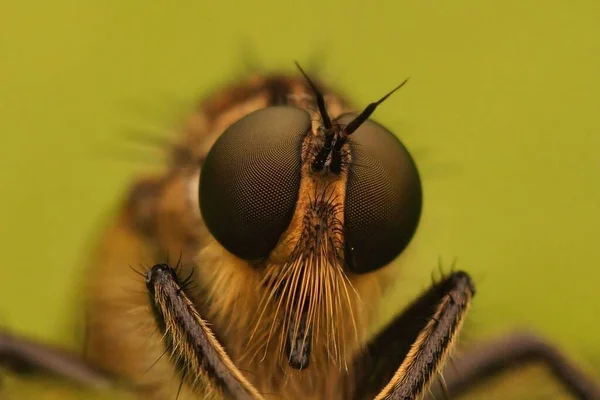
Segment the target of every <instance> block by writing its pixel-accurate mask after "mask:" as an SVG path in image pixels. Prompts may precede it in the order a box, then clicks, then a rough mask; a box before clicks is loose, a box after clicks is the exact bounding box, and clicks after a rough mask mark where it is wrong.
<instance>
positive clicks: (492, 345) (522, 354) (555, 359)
mask: <svg viewBox="0 0 600 400" xmlns="http://www.w3.org/2000/svg"><path fill="white" fill-rule="evenodd" d="M533 362H538V363H542V364H544V365H547V366H548V367H549V369H550V371H551V373H552V375H553V376H554V377H555V378H556V379H557V380H558V381H559V382H560V383H561V384H562V385H564V387H565V388H566V389H567V390H568V391H569V392H570V393H571V394H572V395H573V396H575V397H576V398H577V399H581V400H598V399H600V386H599V385H598V384H597V383H595V382H594V381H593V380H592V379H591V378H590V377H588V376H587V375H586V374H585V373H584V372H583V371H582V370H580V369H579V368H578V367H576V366H575V365H573V364H572V363H571V362H570V361H569V360H568V359H567V357H565V356H564V355H563V354H562V353H561V352H560V351H559V350H558V349H557V348H555V347H554V346H552V345H551V344H549V343H547V342H546V341H544V340H542V339H540V338H539V337H537V336H535V335H532V334H530V333H525V332H515V333H512V334H510V335H507V336H505V337H503V338H501V339H498V340H494V341H490V342H488V343H485V344H482V345H479V346H477V347H476V348H474V349H472V350H470V351H469V352H467V353H466V354H465V355H464V356H462V357H460V358H458V359H457V360H456V361H455V362H453V363H448V365H447V366H446V368H445V369H444V373H443V377H444V381H445V385H446V390H447V392H448V393H449V394H450V395H451V398H453V397H456V396H460V395H462V394H464V393H467V392H468V391H469V389H471V388H473V387H474V386H475V385H476V384H478V383H481V382H484V381H485V380H486V379H488V378H491V377H492V376H494V375H496V374H500V373H501V372H503V371H506V370H509V369H512V368H519V367H520V366H522V365H524V364H528V363H533ZM431 398H442V397H441V396H440V389H439V388H438V389H436V390H435V391H433V394H432V397H431Z"/></svg>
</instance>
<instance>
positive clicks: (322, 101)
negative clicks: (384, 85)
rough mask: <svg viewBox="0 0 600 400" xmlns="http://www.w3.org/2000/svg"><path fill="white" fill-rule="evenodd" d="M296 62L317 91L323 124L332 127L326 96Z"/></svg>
mask: <svg viewBox="0 0 600 400" xmlns="http://www.w3.org/2000/svg"><path fill="white" fill-rule="evenodd" d="M295 63H296V67H298V69H299V70H300V72H302V75H304V78H305V79H306V81H307V82H308V84H309V85H310V87H311V89H312V90H313V92H315V96H316V98H317V106H318V107H319V114H321V118H322V119H323V125H324V126H325V129H331V127H332V126H333V125H332V124H331V118H329V114H327V109H326V108H325V98H324V97H323V94H322V93H321V92H320V91H319V89H317V86H316V85H315V84H314V82H313V81H312V80H311V79H310V78H309V76H308V75H307V74H306V72H304V70H303V69H302V67H301V66H300V64H298V62H297V61H295ZM390 94H391V93H390Z"/></svg>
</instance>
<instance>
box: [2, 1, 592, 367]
mask: <svg viewBox="0 0 600 400" xmlns="http://www.w3.org/2000/svg"><path fill="white" fill-rule="evenodd" d="M1 8H2V16H1V17H0V57H1V61H0V140H1V141H0V182H1V185H2V197H1V198H0V243H2V247H1V249H2V250H1V252H2V266H1V267H0V324H1V325H2V326H3V327H6V328H9V329H11V330H14V331H17V332H19V333H23V334H27V335H30V336H34V337H37V338H40V339H42V340H46V341H51V342H55V343H60V344H63V345H67V346H68V345H72V343H73V341H74V338H75V333H74V330H73V329H72V327H73V320H74V318H75V316H74V310H75V309H76V308H75V307H74V306H73V304H74V302H75V301H76V300H77V298H78V286H77V285H78V281H79V279H80V277H81V274H82V267H83V266H84V261H85V259H86V252H87V251H88V247H89V245H90V244H92V243H93V238H94V236H95V235H97V234H98V232H99V230H100V229H101V227H102V224H103V223H104V222H105V221H106V218H107V216H109V215H110V212H111V210H113V209H114V206H115V205H116V204H117V201H118V200H119V199H120V196H121V195H122V193H123V192H124V190H125V188H126V187H127V185H128V184H129V183H130V182H131V181H132V179H134V177H135V176H137V175H139V174H140V173H141V172H143V171H147V170H148V168H152V165H157V164H158V163H159V162H160V158H159V157H160V155H159V153H155V152H152V151H150V150H140V149H138V148H133V149H132V148H131V147H128V145H127V144H126V143H124V139H123V138H124V136H125V135H124V133H125V132H127V131H131V130H146V131H151V132H158V133H161V132H167V131H172V130H174V129H176V128H177V126H178V124H179V123H180V122H181V120H182V116H184V115H185V113H186V112H188V111H189V109H190V107H191V105H192V103H193V101H194V100H196V99H197V98H198V97H200V96H202V95H203V94H204V93H206V91H207V90H209V89H213V88H215V87H218V85H219V84H221V83H224V82H228V81H230V80H231V79H234V78H236V77H241V76H243V73H244V71H247V70H248V65H249V64H253V63H254V64H255V65H256V66H258V67H260V68H264V69H268V70H271V69H283V70H289V71H294V67H293V60H298V61H300V62H301V63H303V64H305V65H310V64H311V63H313V64H314V65H317V66H318V67H319V70H320V71H321V72H322V77H323V78H324V79H326V80H328V81H330V82H332V83H333V85H335V86H336V87H338V88H339V89H341V90H342V91H343V92H345V93H347V94H348V95H349V96H350V97H351V98H353V99H354V100H355V101H356V103H357V104H358V105H363V104H366V103H368V102H370V101H372V100H374V99H376V98H378V97H379V96H381V95H382V94H383V93H385V92H386V91H388V90H389V89H390V88H392V87H393V86H394V85H396V84H397V83H398V82H400V81H401V80H402V79H404V78H405V77H407V76H410V77H411V80H410V82H409V84H408V85H407V86H406V87H405V88H403V89H402V90H401V91H400V92H399V93H397V94H396V95H394V96H393V97H392V98H391V99H390V100H388V101H387V102H386V103H385V105H384V106H382V107H381V108H380V109H379V110H378V111H377V114H376V117H377V119H378V120H379V121H381V122H382V123H384V124H385V125H387V126H389V127H390V128H392V129H393V130H394V131H395V132H396V133H397V134H398V135H399V136H400V137H401V138H402V139H403V140H404V141H405V143H406V144H407V146H408V147H409V148H410V149H411V150H412V151H413V152H414V155H415V157H416V159H417V162H418V163H419V165H420V166H421V169H422V174H423V178H424V185H425V212H424V219H423V224H422V225H421V228H420V230H419V233H418V235H417V238H416V242H415V246H414V253H413V254H412V256H411V258H410V262H407V263H406V264H405V266H404V269H403V275H402V276H401V281H400V282H399V284H398V285H397V290H396V291H395V293H394V295H393V296H390V298H389V301H388V302H387V304H386V307H385V309H384V315H383V317H384V318H385V317H389V316H391V314H392V313H393V312H394V311H396V310H398V309H399V308H400V307H401V306H402V304H404V303H405V302H406V301H408V300H409V299H410V298H411V297H412V296H414V295H415V294H416V293H417V292H418V291H419V290H421V289H423V288H424V287H425V286H426V285H427V284H428V282H429V281H430V276H431V273H432V271H436V270H437V264H438V259H439V258H441V259H442V260H443V265H444V266H445V267H446V269H448V268H449V266H450V264H451V263H452V262H453V261H454V259H455V258H456V259H457V266H458V267H460V268H464V269H466V270H467V271H469V272H471V273H472V275H473V276H474V278H475V280H476V283H477V286H478V294H477V297H476V299H475V304H474V307H473V309H472V313H471V314H470V315H471V322H470V324H469V332H470V334H471V335H472V336H475V337H480V336H488V335H491V334H494V333H498V332H501V331H504V330H507V329H510V328H512V327H530V328H532V329H534V330H536V331H538V332H540V333H543V334H545V335H547V336H548V337H549V338H550V339H552V340H554V341H555V342H557V343H558V344H560V345H562V346H563V347H564V348H565V349H566V350H568V351H570V352H571V353H572V354H573V356H574V357H575V358H576V359H578V360H581V361H584V362H585V363H586V364H587V365H589V366H591V367H592V368H595V370H596V371H597V372H598V373H599V374H600V344H599V343H598V336H599V334H600V322H598V320H597V317H598V316H599V315H600V296H599V293H598V291H599V290H598V285H599V283H600V252H599V250H598V243H597V241H598V238H600V213H599V212H598V210H597V208H598V205H599V204H600V182H599V180H598V174H599V172H600V157H599V156H598V155H597V152H598V150H599V149H600V118H599V117H598V114H597V112H598V104H599V103H600V99H599V96H600V95H599V93H600V23H599V21H600V3H599V2H598V1H596V0H588V1H574V2H569V3H567V2H564V1H556V0H554V1H545V2H523V1H516V0H511V1H502V2H499V1H498V2H475V1H463V0H461V1H458V0H457V1H452V2H442V1H422V2H406V1H381V2H370V3H369V4H368V5H365V4H364V2H363V1H344V2H322V1H311V0H308V1H306V0H305V1H302V2H296V3H294V4H292V3H289V4H285V5H284V3H283V2H281V1H273V0H271V1H265V2H259V1H255V2H245V3H243V4H242V3H238V4H234V3H233V2H220V3H219V4H217V2H207V1H195V2H192V1H181V2H177V3H176V2H167V1H154V2H147V1H140V0H129V1H126V2H123V1H102V2H101V1H88V2H82V1H74V0H71V1H69V0H57V1H53V2H41V1H38V2H8V1H4V2H2V7H1ZM294 73H295V71H294ZM128 148H129V149H130V150H127V149H128ZM126 158H130V161H125V159H126Z"/></svg>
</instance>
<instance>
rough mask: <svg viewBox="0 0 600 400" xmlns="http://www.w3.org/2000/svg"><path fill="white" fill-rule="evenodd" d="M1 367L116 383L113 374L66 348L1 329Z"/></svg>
mask: <svg viewBox="0 0 600 400" xmlns="http://www.w3.org/2000/svg"><path fill="white" fill-rule="evenodd" d="M1 367H4V368H7V369H8V370H10V371H12V372H14V373H16V374H19V375H39V376H42V375H46V376H53V377H58V378H62V379H64V380H66V381H69V382H71V383H75V384H79V385H82V386H84V387H90V388H94V389H107V388H110V387H114V386H115V382H116V380H115V378H114V377H112V376H110V375H109V374H107V373H104V372H102V371H100V370H99V369H97V368H95V367H93V366H91V365H90V364H88V363H87V362H86V361H84V360H83V359H81V358H79V357H77V356H76V355H74V354H71V353H69V352H67V351H65V350H61V349H57V348H52V347H50V346H46V345H43V344H41V343H36V342H34V341H32V340H29V339H25V338H21V337H17V336H14V335H11V334H9V333H6V332H0V369H1Z"/></svg>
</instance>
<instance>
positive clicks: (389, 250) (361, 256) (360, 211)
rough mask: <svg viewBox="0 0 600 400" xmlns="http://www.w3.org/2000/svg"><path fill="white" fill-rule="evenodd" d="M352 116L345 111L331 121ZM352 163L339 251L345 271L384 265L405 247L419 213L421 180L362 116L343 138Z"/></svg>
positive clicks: (395, 143) (396, 145)
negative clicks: (345, 264)
mask: <svg viewBox="0 0 600 400" xmlns="http://www.w3.org/2000/svg"><path fill="white" fill-rule="evenodd" d="M354 117H356V115H354V114H345V115H343V116H341V117H339V118H338V119H337V120H336V121H335V122H334V123H338V124H342V125H345V124H347V123H349V122H350V121H352V119H353V118H354ZM348 144H349V145H350V152H351V156H352V161H351V164H350V166H349V169H348V183H347V186H346V203H345V207H344V225H345V252H346V262H347V265H348V268H349V269H350V271H352V272H354V273H365V272H370V271H373V270H376V269H378V268H381V267H383V266H384V265H386V264H388V263H390V262H391V261H392V260H393V259H394V258H396V257H397V256H398V255H399V254H400V253H401V252H402V251H403V250H404V249H405V248H406V246H408V244H409V242H410V240H411V239H412V237H413V235H414V233H415V231H416V229H417V225H418V223H419V219H420V216H421V205H422V190H421V180H420V178H419V173H418V171H417V168H416V166H415V163H414V161H413V159H412V157H411V156H410V154H409V153H408V150H406V148H405V147H404V145H403V144H402V143H401V142H400V140H398V138H397V137H396V136H394V135H393V134H392V133H391V132H390V131H388V130H387V129H386V128H384V127H383V126H381V125H379V124H378V123H376V122H374V121H371V120H367V121H365V122H364V123H362V125H360V127H359V128H358V129H357V130H356V131H354V133H353V134H352V135H350V136H349V140H348Z"/></svg>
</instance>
